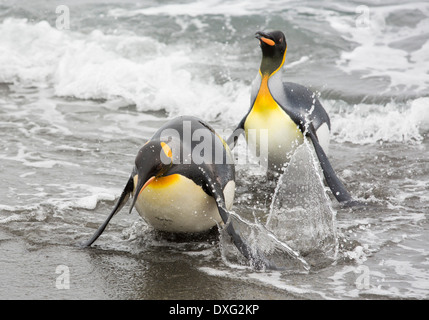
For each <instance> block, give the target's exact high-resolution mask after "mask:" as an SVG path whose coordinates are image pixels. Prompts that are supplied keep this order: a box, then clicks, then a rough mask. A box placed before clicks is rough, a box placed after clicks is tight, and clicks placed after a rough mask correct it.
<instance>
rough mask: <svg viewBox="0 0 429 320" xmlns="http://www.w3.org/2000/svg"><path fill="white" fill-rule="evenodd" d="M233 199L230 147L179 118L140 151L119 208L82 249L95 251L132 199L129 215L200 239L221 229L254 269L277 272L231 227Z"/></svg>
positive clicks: (206, 130)
mask: <svg viewBox="0 0 429 320" xmlns="http://www.w3.org/2000/svg"><path fill="white" fill-rule="evenodd" d="M234 193H235V167H234V162H233V158H232V154H231V152H230V150H229V147H228V145H227V144H226V142H225V141H224V140H223V139H222V138H221V137H220V136H219V135H218V134H217V133H216V132H215V131H214V129H213V128H211V127H210V126H209V125H208V124H207V123H205V122H203V121H202V120H200V119H198V118H195V117H190V116H181V117H177V118H175V119H173V120H170V121H168V122H167V123H166V124H164V125H163V126H162V127H161V128H159V130H158V131H157V132H156V133H155V134H154V135H153V136H152V138H150V139H149V140H148V141H147V142H146V144H144V146H143V147H142V148H141V149H140V151H139V152H138V154H137V156H136V159H135V166H134V168H133V170H132V173H131V176H130V178H129V180H128V182H127V184H126V185H125V188H124V190H123V192H122V194H121V196H120V197H119V199H118V201H117V203H116V205H115V206H114V208H113V210H112V211H111V213H110V214H109V216H108V217H107V219H106V221H105V222H104V223H103V224H102V225H101V226H100V227H99V228H98V230H97V231H96V232H95V233H94V235H93V236H92V238H91V239H89V240H88V241H86V242H84V243H82V246H84V247H88V246H91V245H92V244H93V243H94V241H96V240H97V238H98V237H99V236H100V235H101V234H102V233H103V231H104V229H105V228H106V226H107V224H108V223H109V221H110V220H111V219H112V217H113V216H114V215H115V214H116V213H117V212H119V211H120V210H121V209H122V207H123V206H124V205H125V204H126V203H127V201H128V199H129V198H132V203H131V206H130V212H131V211H132V209H133V207H135V208H136V210H137V212H138V213H139V214H140V216H141V217H142V218H143V219H144V220H145V221H146V222H147V223H148V224H149V225H151V226H152V227H154V228H155V229H157V230H161V231H167V232H172V233H198V232H203V231H206V230H209V229H211V228H212V227H214V226H216V225H220V226H223V227H224V228H226V231H227V233H228V234H229V235H230V237H231V239H232V242H233V243H234V245H235V246H236V247H237V248H238V250H239V251H240V252H241V253H242V254H243V255H244V256H245V257H246V258H247V259H249V260H250V262H251V264H252V265H253V266H254V267H257V268H270V269H275V266H274V265H273V264H272V263H271V262H269V261H268V260H267V259H266V258H265V257H264V256H263V254H260V253H259V252H258V250H257V249H252V248H250V246H249V245H248V244H247V242H246V241H245V239H243V238H242V236H241V235H240V232H239V231H238V230H235V229H234V226H233V224H232V222H231V221H229V217H230V213H229V212H228V210H229V209H230V208H231V207H232V204H233V199H234Z"/></svg>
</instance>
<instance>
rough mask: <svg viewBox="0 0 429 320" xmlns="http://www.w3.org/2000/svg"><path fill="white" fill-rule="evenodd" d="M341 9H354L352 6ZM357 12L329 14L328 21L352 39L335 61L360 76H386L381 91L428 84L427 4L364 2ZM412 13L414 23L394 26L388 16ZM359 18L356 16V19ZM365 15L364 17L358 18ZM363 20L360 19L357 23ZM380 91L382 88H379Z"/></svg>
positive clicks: (420, 87)
mask: <svg viewBox="0 0 429 320" xmlns="http://www.w3.org/2000/svg"><path fill="white" fill-rule="evenodd" d="M343 10H345V11H351V12H353V13H355V10H356V7H354V6H348V7H345V8H343ZM363 11H364V12H362V11H361V12H360V13H361V15H360V16H359V15H358V16H356V15H350V16H344V15H343V14H341V15H332V16H331V17H330V18H329V19H328V22H329V23H330V25H331V26H332V27H333V28H334V29H335V30H337V31H338V32H339V34H340V35H341V36H342V37H343V38H344V39H346V40H347V41H351V42H352V43H356V44H357V45H355V46H354V48H353V49H352V50H350V51H349V50H345V51H343V52H342V53H341V56H340V59H339V60H338V61H337V65H338V67H339V68H340V69H342V70H344V71H345V72H347V73H351V74H353V73H355V74H357V75H358V76H360V77H361V78H362V79H365V78H370V77H384V78H386V77H387V78H388V79H389V80H390V85H389V87H388V89H386V90H385V91H389V92H397V91H402V90H411V91H413V92H422V91H424V90H427V87H428V85H429V39H428V37H427V30H428V28H429V4H428V3H427V2H420V3H413V4H408V3H405V4H398V5H391V6H364V8H363ZM407 11H408V14H409V15H411V14H413V15H415V14H416V12H420V13H422V14H423V15H424V17H416V18H417V19H415V20H414V21H415V25H414V26H412V25H411V24H410V25H407V26H400V27H399V26H398V25H395V24H394V23H392V22H391V21H390V20H389V18H390V17H392V16H394V15H395V14H400V15H401V16H404V15H405V14H407ZM359 19H360V20H359ZM362 19H365V20H362ZM359 21H360V22H363V23H359ZM381 93H382V92H381Z"/></svg>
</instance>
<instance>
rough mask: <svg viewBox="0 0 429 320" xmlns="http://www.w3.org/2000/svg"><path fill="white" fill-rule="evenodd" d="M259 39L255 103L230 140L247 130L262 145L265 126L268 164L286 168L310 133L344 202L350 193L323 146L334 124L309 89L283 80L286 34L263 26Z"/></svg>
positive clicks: (255, 143)
mask: <svg viewBox="0 0 429 320" xmlns="http://www.w3.org/2000/svg"><path fill="white" fill-rule="evenodd" d="M256 38H257V39H259V41H260V47H261V50H262V61H261V65H260V68H259V73H258V75H257V77H256V79H255V80H254V81H253V84H252V90H251V107H250V110H249V112H248V113H247V114H246V116H245V117H244V118H243V119H242V120H241V122H240V123H239V124H238V126H237V128H236V129H235V130H234V132H233V134H232V135H231V136H230V137H229V138H228V140H227V143H228V145H229V146H230V147H231V149H232V148H233V147H234V146H235V144H236V142H237V139H238V136H239V135H240V133H242V132H243V131H244V134H245V136H246V140H247V143H248V145H252V146H254V147H255V148H254V149H253V150H261V149H260V148H261V146H260V145H259V144H260V140H261V139H260V136H261V134H262V130H265V132H266V133H267V136H268V139H267V140H268V146H267V147H266V150H267V151H268V168H270V169H271V170H275V171H281V169H282V168H283V166H284V164H285V163H288V162H289V160H290V157H291V156H292V154H293V152H294V150H295V149H296V147H297V146H298V145H300V144H301V143H302V142H303V139H304V136H306V137H308V138H309V139H310V140H311V141H312V143H313V146H314V149H315V151H316V154H317V157H318V159H319V162H320V165H321V167H322V170H323V174H324V176H325V179H326V182H327V184H328V186H329V187H330V189H331V190H332V192H333V194H334V196H335V197H336V199H337V200H338V201H339V202H350V201H351V200H352V198H351V196H350V194H349V193H348V191H347V190H346V188H345V187H344V185H343V183H342V182H341V181H340V179H339V178H338V177H337V175H336V174H335V172H334V170H333V168H332V166H331V164H330V163H329V160H328V158H327V156H326V153H325V151H324V150H327V148H328V145H329V133H330V128H331V124H330V120H329V116H328V114H327V113H326V111H325V109H324V108H323V106H322V105H321V103H320V102H319V100H318V99H317V97H316V95H315V94H314V93H313V92H311V91H310V90H309V89H307V88H306V87H304V86H302V85H299V84H296V83H292V82H283V81H282V73H281V68H282V66H283V64H284V62H285V58H286V50H287V43H286V37H285V35H284V34H283V32H281V31H273V32H267V33H265V32H261V31H259V32H257V33H256ZM252 131H253V132H252ZM251 133H253V134H251ZM255 133H256V134H255Z"/></svg>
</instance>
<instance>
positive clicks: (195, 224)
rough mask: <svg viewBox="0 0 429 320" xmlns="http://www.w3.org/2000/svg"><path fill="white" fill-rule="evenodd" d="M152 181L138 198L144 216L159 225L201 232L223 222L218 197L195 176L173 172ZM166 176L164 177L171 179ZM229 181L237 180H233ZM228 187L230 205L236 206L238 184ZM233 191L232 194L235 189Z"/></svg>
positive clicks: (137, 205) (151, 222) (175, 230)
mask: <svg viewBox="0 0 429 320" xmlns="http://www.w3.org/2000/svg"><path fill="white" fill-rule="evenodd" d="M173 176H174V177H172V176H169V177H170V178H168V177H165V178H161V179H157V180H155V181H154V182H152V183H151V184H149V185H148V186H147V187H146V189H144V190H143V191H142V192H141V194H140V196H139V197H138V198H137V201H136V204H135V207H136V209H137V211H138V213H139V214H140V216H141V217H142V218H143V219H144V220H145V221H146V222H147V223H148V224H150V225H151V226H153V227H154V228H155V229H158V230H161V231H168V232H189V233H191V232H201V231H206V230H209V229H210V228H212V227H213V226H215V225H216V224H217V223H221V221H222V219H221V217H220V215H219V211H218V209H217V205H216V201H215V200H214V198H213V197H210V196H209V195H207V194H206V193H205V192H204V190H203V189H202V188H201V187H200V186H198V185H196V184H195V183H194V182H193V181H192V180H191V179H188V178H186V177H184V176H181V175H173ZM167 178H168V181H167V180H164V181H163V180H162V179H167ZM229 184H234V182H233V181H231V182H229ZM226 189H228V193H229V194H228V196H226V197H225V199H226V200H228V201H227V204H226V205H227V209H229V208H230V207H231V206H232V199H233V197H234V195H233V194H234V190H235V184H234V186H233V187H232V188H231V185H230V186H228V185H227V188H225V190H226ZM231 192H232V197H231V194H230V193H231Z"/></svg>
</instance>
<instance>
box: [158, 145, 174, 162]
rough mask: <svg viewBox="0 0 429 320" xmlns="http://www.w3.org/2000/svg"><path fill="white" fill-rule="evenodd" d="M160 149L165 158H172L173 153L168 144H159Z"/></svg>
mask: <svg viewBox="0 0 429 320" xmlns="http://www.w3.org/2000/svg"><path fill="white" fill-rule="evenodd" d="M161 147H162V150H163V151H164V153H165V155H166V156H167V157H169V158H172V157H173V151H171V148H170V147H169V146H168V144H166V143H165V142H161Z"/></svg>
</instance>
